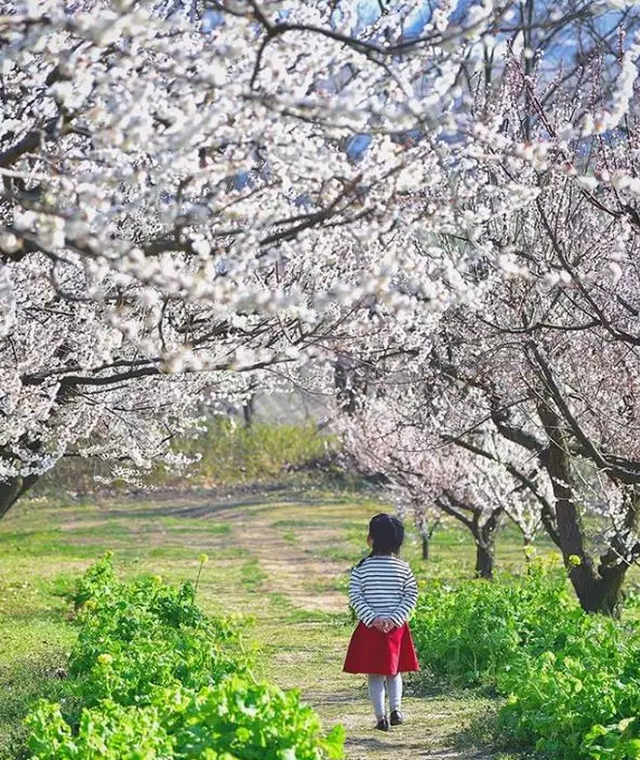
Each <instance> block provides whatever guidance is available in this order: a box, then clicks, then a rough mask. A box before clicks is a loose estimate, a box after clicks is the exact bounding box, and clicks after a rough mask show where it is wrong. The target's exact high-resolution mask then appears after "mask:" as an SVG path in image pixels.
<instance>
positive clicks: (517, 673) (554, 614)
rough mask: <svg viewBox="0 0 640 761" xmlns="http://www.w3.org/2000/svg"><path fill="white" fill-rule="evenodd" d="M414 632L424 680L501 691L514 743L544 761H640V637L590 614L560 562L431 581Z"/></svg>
mask: <svg viewBox="0 0 640 761" xmlns="http://www.w3.org/2000/svg"><path fill="white" fill-rule="evenodd" d="M412 626H413V630H414V639H415V642H416V646H417V649H418V653H419V657H420V661H421V665H422V667H423V669H424V673H423V675H422V677H420V679H421V680H422V683H423V684H425V683H426V682H427V681H428V680H432V679H433V678H434V677H436V678H438V679H440V680H446V681H448V682H449V683H453V684H457V685H462V686H482V687H485V688H491V689H492V690H496V691H497V692H498V694H500V695H502V696H504V698H505V703H504V705H503V707H502V708H501V709H500V711H499V712H498V715H497V722H498V727H497V729H498V730H499V732H500V734H501V735H502V738H503V739H504V740H506V741H507V742H508V743H509V744H512V745H517V746H518V747H522V746H525V747H531V748H533V749H535V751H536V752H537V753H540V754H543V755H544V757H546V758H602V759H611V758H619V759H631V758H638V757H640V753H639V750H640V732H639V731H638V730H639V724H638V721H637V720H636V718H635V717H637V716H638V715H640V636H639V635H638V634H637V633H636V632H635V631H634V629H633V628H632V627H627V626H625V625H624V624H622V623H620V622H619V621H615V620H612V619H610V618H604V617H602V616H598V615H588V614H586V613H584V612H583V611H582V610H581V608H580V607H579V606H578V604H577V602H576V601H575V599H574V596H573V595H572V594H570V593H569V590H568V588H567V581H566V572H565V570H564V568H563V566H562V565H561V564H560V563H559V562H558V561H555V562H554V561H543V560H540V559H534V560H533V561H532V562H531V563H530V565H529V569H528V572H527V573H526V574H524V575H523V576H521V577H503V578H500V579H498V580H497V582H495V583H492V584H489V583H486V582H482V581H470V582H463V583H461V584H459V585H458V586H456V587H449V586H446V585H445V584H444V583H438V582H433V583H430V584H429V586H428V587H426V588H425V589H424V592H423V594H422V595H421V597H420V600H419V603H418V606H417V611H416V615H415V618H414V620H413V624H412Z"/></svg>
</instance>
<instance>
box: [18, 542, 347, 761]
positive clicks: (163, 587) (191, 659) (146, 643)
mask: <svg viewBox="0 0 640 761" xmlns="http://www.w3.org/2000/svg"><path fill="white" fill-rule="evenodd" d="M205 561H206V558H205V557H202V559H201V563H204V562H205ZM196 584H197V582H196ZM195 591H196V589H195V588H194V586H192V585H191V584H190V583H189V582H186V583H184V584H183V585H182V586H181V587H180V588H175V587H171V586H169V585H167V584H166V583H164V582H163V581H162V579H161V578H160V577H158V576H155V577H151V578H143V579H139V580H137V581H135V582H130V583H125V582H121V581H119V580H118V579H117V578H116V575H115V573H114V570H113V566H112V562H111V558H110V556H107V557H106V558H104V559H103V560H101V561H99V562H98V563H96V564H95V565H93V566H91V567H90V568H89V570H88V571H86V573H85V574H84V576H83V577H82V578H81V579H80V581H79V582H78V584H77V588H76V591H75V596H74V600H75V606H76V609H77V611H78V624H79V627H80V630H79V634H78V638H77V641H76V642H75V644H74V646H73V648H72V651H71V655H70V658H69V678H68V680H67V689H66V695H65V698H64V701H63V702H58V703H51V702H47V701H46V700H41V701H39V702H38V703H36V705H35V707H34V708H33V709H32V712H31V713H30V714H29V715H28V716H27V717H26V719H25V724H26V726H27V728H28V729H29V733H30V734H29V738H28V741H27V744H28V746H29V749H30V750H31V752H32V753H33V754H34V756H35V757H36V758H61V759H64V758H66V759H87V758H95V759H99V758H103V759H109V758H141V759H148V758H249V759H251V758H275V759H277V758H339V757H340V756H341V752H342V735H343V730H342V728H341V727H336V728H335V729H334V731H333V732H332V734H331V735H329V736H328V737H326V738H325V737H323V736H322V733H321V728H320V722H319V720H318V718H317V716H316V714H315V713H314V711H313V710H312V709H311V708H310V707H308V706H305V705H304V704H302V703H301V702H300V699H299V696H298V694H297V693H296V692H294V691H289V692H284V691H282V690H281V689H279V688H278V687H276V686H275V685H273V684H270V683H268V682H258V681H256V680H255V678H254V677H253V676H252V673H251V669H250V667H251V659H250V658H249V657H248V656H247V654H246V653H245V651H244V649H243V647H242V641H241V633H240V632H241V626H240V625H239V622H238V621H233V620H231V619H227V620H225V619H223V618H220V617H212V616H206V615H205V614H204V613H203V612H202V611H201V609H200V608H199V607H198V605H197V604H196V602H195Z"/></svg>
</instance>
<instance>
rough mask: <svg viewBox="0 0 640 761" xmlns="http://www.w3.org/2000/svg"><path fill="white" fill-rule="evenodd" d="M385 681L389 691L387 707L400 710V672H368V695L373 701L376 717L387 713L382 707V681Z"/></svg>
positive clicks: (378, 717) (379, 717)
mask: <svg viewBox="0 0 640 761" xmlns="http://www.w3.org/2000/svg"><path fill="white" fill-rule="evenodd" d="M385 681H386V683H387V692H388V693H389V708H390V709H391V710H392V711H399V710H400V703H401V702H402V674H396V675H395V676H383V675H382V674H369V697H370V698H371V702H372V703H373V710H374V711H375V713H376V719H381V718H382V717H383V716H386V715H387V712H386V711H385V709H384V702H385V701H384V683H385Z"/></svg>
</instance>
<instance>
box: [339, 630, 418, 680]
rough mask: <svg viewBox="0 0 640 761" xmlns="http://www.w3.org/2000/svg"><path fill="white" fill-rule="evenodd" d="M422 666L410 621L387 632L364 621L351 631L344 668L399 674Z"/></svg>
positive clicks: (350, 671)
mask: <svg viewBox="0 0 640 761" xmlns="http://www.w3.org/2000/svg"><path fill="white" fill-rule="evenodd" d="M419 668H420V666H419V665H418V658H417V657H416V651H415V648H414V647H413V639H412V638H411V630H410V629H409V624H406V623H405V624H404V625H403V626H397V627H395V628H394V629H392V630H391V631H390V632H387V633H386V634H385V633H384V632H381V631H379V630H378V629H376V628H375V627H373V626H372V627H368V626H365V625H364V624H363V623H362V621H360V623H359V624H358V626H357V627H356V630H355V631H354V632H353V634H352V635H351V642H350V643H349V649H348V650H347V657H346V659H345V662H344V668H343V671H346V672H347V673H349V674H384V675H387V676H395V675H396V674H398V673H400V672H403V671H418V670H419Z"/></svg>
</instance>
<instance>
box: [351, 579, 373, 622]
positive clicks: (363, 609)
mask: <svg viewBox="0 0 640 761" xmlns="http://www.w3.org/2000/svg"><path fill="white" fill-rule="evenodd" d="M349 603H350V604H351V607H352V608H353V609H354V611H355V614H356V616H357V617H358V618H359V620H360V621H362V623H363V624H364V625H365V626H371V624H372V623H373V622H374V621H375V619H376V618H377V616H376V614H375V613H374V612H373V610H371V606H370V605H369V603H368V602H367V601H366V600H365V598H364V593H363V591H362V579H361V577H360V569H359V568H354V569H353V571H351V579H350V581H349Z"/></svg>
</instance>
